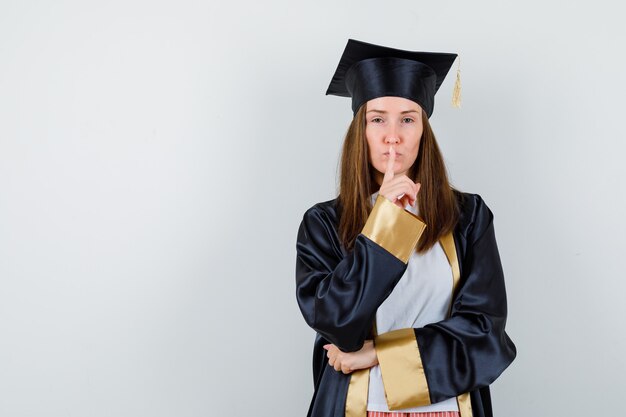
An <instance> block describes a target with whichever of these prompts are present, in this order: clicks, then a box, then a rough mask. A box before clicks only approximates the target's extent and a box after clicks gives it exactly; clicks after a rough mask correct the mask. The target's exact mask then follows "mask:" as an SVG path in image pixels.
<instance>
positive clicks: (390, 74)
mask: <svg viewBox="0 0 626 417" xmlns="http://www.w3.org/2000/svg"><path fill="white" fill-rule="evenodd" d="M456 57H457V54H450V53H442V52H412V51H403V50H401V49H393V48H387V47H385V46H379V45H373V44H371V43H366V42H362V41H357V40H354V39H349V40H348V43H347V45H346V49H345V50H344V51H343V55H342V56H341V60H340V61H339V65H338V66H337V70H336V71H335V75H333V79H332V80H331V81H330V85H329V86H328V90H327V91H326V95H329V94H332V95H336V96H341V97H352V111H353V112H354V114H356V112H357V111H358V110H359V108H360V107H361V106H362V105H363V104H364V103H366V102H367V101H368V100H371V99H374V98H377V97H384V96H396V97H404V98H407V99H409V100H413V101H415V102H416V103H417V104H419V105H420V106H421V107H422V108H423V109H424V110H425V111H426V114H427V115H428V117H430V116H431V114H432V113H433V108H434V105H435V93H436V92H437V90H438V89H439V86H441V83H442V82H443V80H444V78H445V77H446V75H447V74H448V71H449V70H450V67H451V66H452V64H453V63H454V60H455V59H456ZM460 90H461V81H460V70H457V79H456V83H455V86H454V95H453V100H452V103H453V105H454V106H455V107H459V106H460V97H461V96H460V93H461V91H460Z"/></svg>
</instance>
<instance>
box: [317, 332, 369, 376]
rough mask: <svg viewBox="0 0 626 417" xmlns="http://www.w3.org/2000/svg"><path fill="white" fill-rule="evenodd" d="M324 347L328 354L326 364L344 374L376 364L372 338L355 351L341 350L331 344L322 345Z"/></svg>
mask: <svg viewBox="0 0 626 417" xmlns="http://www.w3.org/2000/svg"><path fill="white" fill-rule="evenodd" d="M324 349H326V356H328V364H329V365H330V366H332V367H333V368H335V370H336V371H341V372H343V373H344V374H349V373H351V372H352V371H356V370H359V369H366V368H371V367H372V366H374V365H378V357H377V356H376V349H374V341H373V340H366V341H365V343H364V344H363V347H362V348H361V349H360V350H357V351H356V352H342V351H341V350H339V348H338V347H337V346H335V345H333V344H328V345H324Z"/></svg>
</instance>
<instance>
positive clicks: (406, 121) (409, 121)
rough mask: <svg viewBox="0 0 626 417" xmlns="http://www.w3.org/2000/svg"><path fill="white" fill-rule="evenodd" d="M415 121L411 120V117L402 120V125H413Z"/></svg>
mask: <svg viewBox="0 0 626 417" xmlns="http://www.w3.org/2000/svg"><path fill="white" fill-rule="evenodd" d="M414 121H415V120H413V118H411V117H405V118H404V119H402V123H413V122H414Z"/></svg>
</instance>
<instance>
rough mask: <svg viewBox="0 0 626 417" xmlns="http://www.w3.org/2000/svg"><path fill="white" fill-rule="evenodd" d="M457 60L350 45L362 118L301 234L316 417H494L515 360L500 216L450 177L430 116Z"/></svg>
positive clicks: (347, 59) (343, 67) (334, 86)
mask: <svg viewBox="0 0 626 417" xmlns="http://www.w3.org/2000/svg"><path fill="white" fill-rule="evenodd" d="M455 58H456V55H455V54H442V53H424V52H408V51H401V50H397V49H391V48H386V47H382V46H377V45H372V44H368V43H364V42H359V41H355V40H349V41H348V44H347V46H346V49H345V51H344V53H343V56H342V58H341V61H340V63H339V66H338V68H337V71H336V73H335V75H334V77H333V80H332V81H331V84H330V87H329V90H328V91H327V94H335V95H340V96H348V97H351V98H352V109H353V112H354V118H353V120H352V123H351V124H350V127H349V129H348V132H347V134H346V137H345V142H344V146H343V154H342V159H341V178H340V189H339V195H338V197H337V198H336V199H334V200H330V201H326V202H321V203H318V204H315V205H314V206H313V207H311V208H310V209H308V210H307V211H306V212H305V214H304V216H303V219H302V223H301V224H300V228H299V230H298V237H297V244H296V249H297V259H296V297H297V301H298V305H299V307H300V310H301V311H302V314H303V316H304V319H305V321H306V322H307V324H308V325H309V326H311V327H312V328H313V329H314V330H315V331H316V332H317V334H316V339H315V345H314V352H313V374H314V375H313V377H314V385H315V392H314V395H313V399H312V401H311V405H310V408H309V412H308V416H309V417H344V416H345V417H380V416H391V417H407V416H410V417H427V416H428V417H430V416H437V417H440V416H441V417H444V416H445V417H448V416H460V417H486V416H492V409H491V399H490V394H489V384H491V383H492V382H493V381H494V380H495V379H496V378H497V377H498V376H499V375H500V374H501V373H502V372H503V371H504V369H505V368H506V367H508V366H509V364H510V363H511V362H512V361H513V359H514V358H515V355H516V349H515V346H514V344H513V342H512V341H511V339H510V338H509V337H508V335H507V334H506V332H505V323H506V313H507V308H506V293H505V285H504V277H503V273H502V267H501V264H500V258H499V255H498V249H497V245H496V240H495V234H494V227H493V215H492V212H491V211H490V210H489V208H488V207H487V205H486V204H485V202H484V201H483V200H482V199H481V197H480V196H479V195H477V194H468V193H462V192H460V191H457V190H455V189H453V188H452V187H451V186H450V184H449V182H448V179H447V175H446V169H445V166H444V162H443V158H442V155H441V153H440V151H439V148H438V146H437V143H436V141H435V136H434V134H433V132H432V129H431V127H430V124H429V122H428V118H429V117H430V116H431V115H432V112H433V107H434V95H435V93H436V91H437V89H438V88H439V86H440V85H441V83H442V82H443V79H444V78H445V76H446V74H447V72H448V70H449V68H450V66H451V65H452V63H453V62H454V60H455Z"/></svg>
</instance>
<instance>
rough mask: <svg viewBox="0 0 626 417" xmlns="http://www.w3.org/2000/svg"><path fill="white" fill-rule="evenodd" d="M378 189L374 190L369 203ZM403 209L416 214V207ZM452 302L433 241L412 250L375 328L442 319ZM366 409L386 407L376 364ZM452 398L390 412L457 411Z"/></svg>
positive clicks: (447, 271)
mask: <svg viewBox="0 0 626 417" xmlns="http://www.w3.org/2000/svg"><path fill="white" fill-rule="evenodd" d="M377 196H378V192H376V193H374V194H373V195H372V196H371V198H372V204H374V202H375V201H376V197H377ZM406 209H407V210H409V211H411V212H412V213H414V214H418V209H417V207H411V206H408V205H407V206H406ZM451 302H452V268H451V267H450V263H449V262H448V258H447V257H446V254H445V252H444V251H443V248H442V247H441V245H440V244H437V245H434V246H433V247H432V248H431V249H429V250H428V251H427V252H426V253H420V254H418V253H417V252H413V254H412V255H411V257H410V258H409V262H408V265H407V269H406V271H405V272H404V275H402V277H401V278H400V281H399V282H398V284H397V285H396V286H395V288H394V289H393V291H392V292H391V294H390V295H389V297H388V298H387V299H386V300H385V301H384V302H383V303H382V304H381V305H380V307H378V310H376V330H377V332H378V334H382V333H386V332H388V331H391V330H396V329H404V328H409V327H412V328H416V327H423V326H424V325H426V324H429V323H434V322H437V321H440V320H443V319H445V318H446V317H447V315H448V309H449V306H450V303H451ZM367 409H368V410H369V411H387V412H388V411H389V408H387V401H386V399H385V391H384V388H383V381H382V378H381V374H380V366H379V365H376V366H374V367H372V368H371V369H370V380H369V391H368V398H367ZM458 410H459V408H458V405H457V402H456V398H454V397H453V398H448V399H447V400H444V401H441V402H438V403H435V404H431V405H427V406H424V407H411V408H405V409H402V410H393V411H394V412H428V411H430V412H433V411H458Z"/></svg>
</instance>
